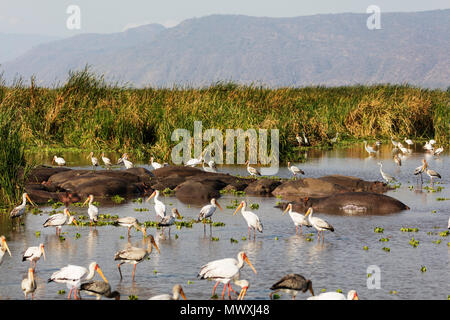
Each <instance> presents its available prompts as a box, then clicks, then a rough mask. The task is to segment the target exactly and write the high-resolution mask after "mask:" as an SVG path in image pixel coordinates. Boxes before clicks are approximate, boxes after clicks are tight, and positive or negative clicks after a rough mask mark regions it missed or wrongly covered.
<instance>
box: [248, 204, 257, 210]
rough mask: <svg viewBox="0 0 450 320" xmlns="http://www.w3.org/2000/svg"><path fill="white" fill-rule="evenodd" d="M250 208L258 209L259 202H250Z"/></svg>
mask: <svg viewBox="0 0 450 320" xmlns="http://www.w3.org/2000/svg"><path fill="white" fill-rule="evenodd" d="M250 209H255V210H258V209H259V204H257V203H252V204H251V205H250Z"/></svg>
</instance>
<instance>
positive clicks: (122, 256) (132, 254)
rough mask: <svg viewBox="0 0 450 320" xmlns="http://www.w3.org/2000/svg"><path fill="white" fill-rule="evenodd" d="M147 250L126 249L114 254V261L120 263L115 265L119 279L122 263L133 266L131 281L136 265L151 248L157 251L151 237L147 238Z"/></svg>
mask: <svg viewBox="0 0 450 320" xmlns="http://www.w3.org/2000/svg"><path fill="white" fill-rule="evenodd" d="M147 241H148V244H147V249H144V248H137V247H127V248H126V249H124V250H121V251H118V252H116V254H115V255H114V260H116V261H120V262H119V264H118V265H117V269H119V273H120V279H122V270H120V266H121V265H122V264H124V263H129V264H134V268H133V281H134V274H135V272H136V265H137V264H138V263H140V262H142V261H144V260H146V258H147V257H148V256H149V255H150V253H152V250H153V247H155V249H156V250H158V252H160V251H159V248H158V245H157V244H156V242H155V239H154V238H153V236H152V235H149V237H148V240H147Z"/></svg>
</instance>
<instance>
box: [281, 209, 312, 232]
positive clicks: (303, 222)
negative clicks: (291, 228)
mask: <svg viewBox="0 0 450 320" xmlns="http://www.w3.org/2000/svg"><path fill="white" fill-rule="evenodd" d="M288 210H289V215H290V216H291V219H292V221H293V222H294V224H295V234H297V232H298V227H299V226H300V233H302V226H306V227H308V228H310V227H311V224H310V223H309V221H308V219H307V218H305V216H304V215H303V214H301V213H298V212H295V211H292V203H289V204H288V205H287V207H286V209H285V210H284V212H283V214H282V215H284V214H285V213H286V212H287V211H288Z"/></svg>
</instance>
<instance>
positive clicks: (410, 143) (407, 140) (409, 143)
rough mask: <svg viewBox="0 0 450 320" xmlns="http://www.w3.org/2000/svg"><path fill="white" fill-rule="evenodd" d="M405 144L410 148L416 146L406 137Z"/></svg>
mask: <svg viewBox="0 0 450 320" xmlns="http://www.w3.org/2000/svg"><path fill="white" fill-rule="evenodd" d="M404 141H405V142H406V144H407V145H408V146H412V145H413V144H414V142H413V141H412V140H411V139H407V138H406V137H405V140H404Z"/></svg>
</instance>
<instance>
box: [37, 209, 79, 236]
mask: <svg viewBox="0 0 450 320" xmlns="http://www.w3.org/2000/svg"><path fill="white" fill-rule="evenodd" d="M72 222H73V223H74V224H75V225H76V226H77V227H78V224H77V220H76V219H75V217H74V216H71V215H70V212H69V210H68V209H67V208H65V209H64V213H57V214H54V215H52V216H50V218H48V219H47V220H46V221H45V222H44V224H43V226H44V228H47V227H55V229H56V235H57V236H58V235H60V234H61V228H62V226H63V225H65V224H71V223H72Z"/></svg>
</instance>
